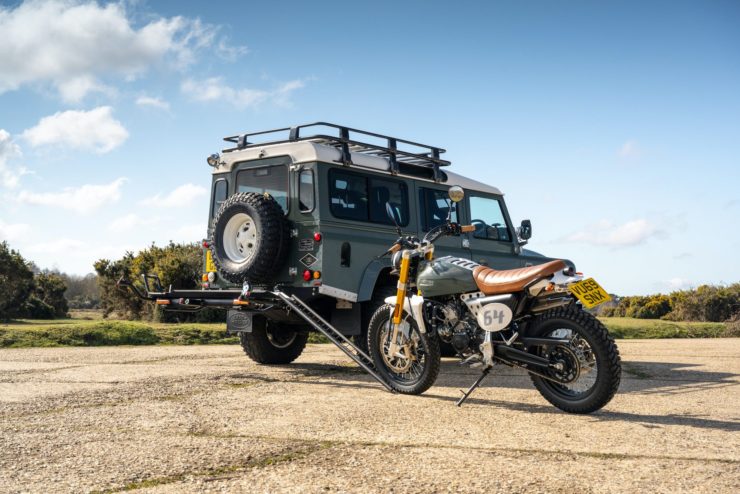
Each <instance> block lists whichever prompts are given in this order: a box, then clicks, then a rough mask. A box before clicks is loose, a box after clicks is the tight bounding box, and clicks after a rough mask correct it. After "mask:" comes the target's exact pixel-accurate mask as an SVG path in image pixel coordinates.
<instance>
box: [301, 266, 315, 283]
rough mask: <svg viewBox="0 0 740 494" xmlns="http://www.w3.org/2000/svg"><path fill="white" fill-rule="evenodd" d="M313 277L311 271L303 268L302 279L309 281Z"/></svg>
mask: <svg viewBox="0 0 740 494" xmlns="http://www.w3.org/2000/svg"><path fill="white" fill-rule="evenodd" d="M312 277H313V273H311V271H310V270H308V269H307V270H305V271H304V272H303V281H311V278H312Z"/></svg>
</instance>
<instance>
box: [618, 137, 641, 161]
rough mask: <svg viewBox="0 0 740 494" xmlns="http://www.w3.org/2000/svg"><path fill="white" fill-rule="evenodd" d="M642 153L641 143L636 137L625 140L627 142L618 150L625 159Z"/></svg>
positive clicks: (636, 156) (637, 156)
mask: <svg viewBox="0 0 740 494" xmlns="http://www.w3.org/2000/svg"><path fill="white" fill-rule="evenodd" d="M641 154H642V151H641V150H640V145H639V143H638V142H637V141H635V140H634V139H630V140H628V141H625V143H624V144H622V147H621V148H619V151H618V152H617V155H618V156H619V157H620V158H624V159H636V158H639V157H640V155H641Z"/></svg>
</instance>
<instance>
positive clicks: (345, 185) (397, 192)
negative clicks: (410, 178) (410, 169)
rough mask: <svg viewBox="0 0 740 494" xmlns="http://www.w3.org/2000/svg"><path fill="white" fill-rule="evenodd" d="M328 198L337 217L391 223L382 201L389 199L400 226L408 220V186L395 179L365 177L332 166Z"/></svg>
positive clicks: (387, 201) (406, 223) (407, 222)
mask: <svg viewBox="0 0 740 494" xmlns="http://www.w3.org/2000/svg"><path fill="white" fill-rule="evenodd" d="M329 201H330V206H331V212H332V214H333V215H334V216H335V217H337V218H344V219H348V220H356V221H370V222H373V223H381V224H384V225H392V224H393V221H392V220H391V219H390V218H389V217H388V214H387V213H386V210H385V204H386V203H390V205H391V207H393V208H394V209H395V211H396V213H397V214H398V217H399V218H400V224H401V226H406V225H408V224H409V199H408V187H407V186H406V184H405V183H403V182H401V181H398V180H388V179H383V178H374V177H368V176H366V175H360V174H358V173H353V172H346V171H344V170H338V169H332V170H330V171H329Z"/></svg>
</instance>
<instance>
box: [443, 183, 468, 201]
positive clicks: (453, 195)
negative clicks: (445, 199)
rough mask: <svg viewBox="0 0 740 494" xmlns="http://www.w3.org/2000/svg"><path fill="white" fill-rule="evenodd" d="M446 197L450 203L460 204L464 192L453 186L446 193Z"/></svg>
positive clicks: (460, 188)
mask: <svg viewBox="0 0 740 494" xmlns="http://www.w3.org/2000/svg"><path fill="white" fill-rule="evenodd" d="M447 195H448V196H450V200H451V201H452V202H460V201H462V200H463V198H464V197H465V191H464V190H463V188H462V187H460V186H459V185H453V186H452V187H450V190H448V191H447Z"/></svg>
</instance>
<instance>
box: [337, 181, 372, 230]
mask: <svg viewBox="0 0 740 494" xmlns="http://www.w3.org/2000/svg"><path fill="white" fill-rule="evenodd" d="M329 197H330V201H331V206H330V209H331V212H332V214H333V215H334V216H336V217H337V218H344V219H348V220H357V221H367V219H368V213H367V212H368V207H367V178H366V177H363V176H361V175H355V174H351V173H346V172H342V171H337V170H331V171H330V172H329Z"/></svg>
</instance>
